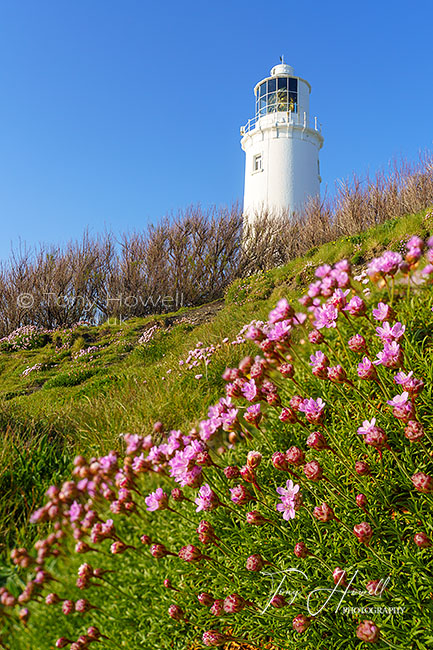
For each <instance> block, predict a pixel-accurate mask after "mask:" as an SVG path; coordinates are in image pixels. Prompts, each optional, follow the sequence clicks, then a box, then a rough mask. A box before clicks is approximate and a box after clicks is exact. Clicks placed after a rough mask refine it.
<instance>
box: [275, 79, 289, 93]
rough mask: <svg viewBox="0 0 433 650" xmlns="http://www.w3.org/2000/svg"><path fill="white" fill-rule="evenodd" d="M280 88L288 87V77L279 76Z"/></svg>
mask: <svg viewBox="0 0 433 650" xmlns="http://www.w3.org/2000/svg"><path fill="white" fill-rule="evenodd" d="M277 81H278V90H283V89H284V90H285V89H287V77H278V79H277Z"/></svg>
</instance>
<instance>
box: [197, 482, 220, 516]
mask: <svg viewBox="0 0 433 650" xmlns="http://www.w3.org/2000/svg"><path fill="white" fill-rule="evenodd" d="M194 503H195V504H196V505H197V508H196V512H200V511H201V510H214V509H215V508H217V507H218V506H219V505H220V500H219V498H218V496H217V495H216V494H215V492H214V491H213V490H212V489H211V487H210V485H209V484H208V483H205V484H204V485H202V487H201V488H200V490H199V492H198V497H197V498H196V499H194Z"/></svg>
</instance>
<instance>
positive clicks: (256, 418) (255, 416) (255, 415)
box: [244, 404, 262, 427]
mask: <svg viewBox="0 0 433 650" xmlns="http://www.w3.org/2000/svg"><path fill="white" fill-rule="evenodd" d="M244 419H245V421H246V422H249V423H250V424H253V425H254V426H255V427H258V425H259V424H260V421H261V419H262V412H261V406H260V404H252V405H251V406H248V408H247V409H246V410H245V413H244Z"/></svg>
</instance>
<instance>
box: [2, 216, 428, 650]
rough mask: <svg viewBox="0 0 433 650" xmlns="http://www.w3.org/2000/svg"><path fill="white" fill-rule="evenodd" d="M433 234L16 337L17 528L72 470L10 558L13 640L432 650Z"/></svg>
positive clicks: (6, 638) (6, 628) (408, 225)
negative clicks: (130, 313)
mask: <svg viewBox="0 0 433 650" xmlns="http://www.w3.org/2000/svg"><path fill="white" fill-rule="evenodd" d="M432 222H433V214H432V213H431V212H428V211H427V212H426V211H423V212H420V213H418V214H416V215H413V216H410V217H401V218H395V219H393V220H388V221H386V222H385V223H383V224H382V225H379V226H377V227H375V228H373V229H371V230H370V231H366V232H363V233H359V234H355V235H348V236H345V237H344V238H343V239H340V240H339V241H338V242H329V243H327V244H325V245H324V246H321V247H320V248H317V249H316V250H314V249H313V250H311V251H310V252H309V254H308V255H307V256H305V257H304V258H300V259H294V260H292V261H290V262H289V263H288V264H285V265H281V266H279V267H277V268H273V269H271V270H268V271H266V270H263V271H258V272H256V273H255V274H254V275H251V276H249V277H247V278H239V279H237V280H235V281H234V282H233V283H232V284H231V285H230V286H229V287H228V289H227V291H226V295H225V302H224V304H219V303H215V304H213V305H208V306H206V307H201V308H200V309H195V310H194V309H192V310H188V309H187V310H185V309H184V310H182V311H181V312H180V313H177V314H167V315H164V316H149V317H147V318H144V319H143V318H142V319H140V318H136V319H132V320H129V321H126V322H116V323H112V324H105V325H100V326H99V327H93V326H88V325H85V324H81V325H77V326H76V327H74V328H72V329H71V330H69V329H68V330H67V331H59V330H56V331H53V330H51V331H48V330H47V331H40V330H37V331H26V332H23V331H20V332H18V333H16V334H15V336H14V335H12V336H10V337H8V338H9V340H7V341H3V345H4V349H3V352H2V355H1V362H2V364H3V365H2V374H1V380H2V383H1V386H0V388H1V390H2V391H3V400H4V401H3V407H2V409H3V414H4V415H3V416H2V417H3V423H4V424H3V426H2V428H3V429H4V431H8V434H7V436H9V437H6V441H7V445H9V446H10V447H11V449H14V450H15V454H16V455H15V456H13V457H12V460H13V462H14V463H15V464H16V463H18V462H19V458H20V457H24V458H25V462H24V464H23V466H24V465H25V463H27V469H23V477H22V479H21V481H22V482H23V495H18V496H17V495H14V496H12V494H13V488H12V487H10V488H9V490H10V494H11V502H12V503H13V504H14V505H13V508H14V512H15V513H16V516H14V517H13V518H14V520H15V523H16V522H19V521H20V520H21V522H22V523H23V521H24V519H25V516H26V513H27V512H28V509H29V508H31V509H34V506H35V503H37V502H38V500H39V498H40V494H41V492H42V490H43V489H46V488H47V487H48V484H49V483H52V484H55V483H56V482H57V480H56V479H57V477H58V478H60V475H63V478H64V479H69V480H66V482H63V484H62V485H60V487H59V488H55V487H50V488H49V490H48V493H47V497H46V501H45V505H43V506H42V507H40V508H38V509H37V510H36V512H35V513H34V515H33V519H32V520H33V522H34V523H35V530H36V531H38V534H39V536H40V537H39V541H37V542H36V544H35V548H34V550H31V549H29V550H26V549H24V548H19V549H18V550H15V551H14V552H13V554H12V558H13V562H14V565H13V566H11V565H10V564H9V563H7V562H6V561H5V562H4V564H3V583H4V586H3V588H2V589H1V602H2V605H3V609H2V612H3V619H2V620H3V636H2V643H3V647H5V648H8V649H11V650H27V649H29V650H30V649H31V650H33V649H34V648H36V647H37V648H38V649H40V650H44V649H45V648H46V649H48V648H52V647H53V645H54V644H56V647H70V648H71V650H78V649H79V648H88V647H96V644H97V643H98V646H97V647H107V648H109V647H117V648H119V647H123V648H128V649H130V648H133V647H140V648H149V649H150V648H161V649H162V648H179V649H180V648H185V647H191V648H192V647H208V646H222V645H227V644H229V643H230V642H231V641H233V643H241V644H246V643H249V644H253V646H255V647H260V648H264V647H269V648H270V647H274V648H288V649H289V648H294V647H298V645H299V644H301V645H302V647H303V648H305V649H306V650H308V649H313V648H318V647H320V648H332V649H334V648H358V647H363V644H364V643H365V644H366V643H368V644H375V645H376V647H378V648H389V647H391V648H403V647H404V648H417V649H419V650H427V649H428V648H429V647H430V646H431V645H432V642H433V636H432V631H431V615H432V609H431V608H432V606H431V602H432V601H431V594H430V591H431V579H432V561H431V544H432V538H433V526H432V521H431V515H430V511H431V499H432V493H433V477H432V473H433V467H432V449H431V444H432V440H431V439H430V438H431V434H430V429H431V426H430V424H431V421H432V412H431V385H432V372H433V371H432V350H433V317H432V305H433V295H432V291H431V278H432V271H433V265H432V263H433V248H432V246H433V241H432V240H431V239H429V236H430V235H431V232H432V231H433V225H432ZM413 235H416V236H413ZM386 249H388V250H389V251H391V252H389V253H385V254H383V253H384V251H385V250H386ZM343 258H344V259H345V260H346V261H342V260H343ZM373 258H374V259H373ZM299 298H300V302H301V305H302V307H301V308H300V307H299V303H298V302H297V301H298V299H299ZM275 305H277V307H275ZM37 337H39V338H37ZM20 341H21V342H22V343H20ZM241 359H243V361H241ZM226 368H228V370H225V369H226ZM17 384H18V385H19V389H18V388H17ZM222 396H224V397H222ZM17 413H20V417H21V421H19V420H13V416H14V414H15V417H16V414H17ZM22 422H27V423H29V424H30V422H32V428H30V427H29V428H28V430H27V431H26V426H25V425H24V428H22ZM11 423H12V424H11ZM20 427H21V428H20ZM38 427H39V429H38ZM33 432H34V435H33ZM26 445H27V447H26ZM24 449H28V454H27V455H25V454H24V453H23V450H24ZM38 454H39V455H40V458H42V459H44V458H46V462H45V463H44V462H40V463H39V466H38V467H39V470H38V472H39V474H38V473H37V472H35V477H34V481H33V483H32V480H31V479H30V478H29V471H30V468H29V467H28V464H29V459H31V458H32V457H34V458H35V459H37V458H38ZM50 454H51V456H50ZM76 454H77V457H76V458H75V460H74V462H73V465H72V457H73V456H75V455H76ZM92 456H93V458H92ZM50 457H51V458H54V459H60V460H61V459H63V460H62V461H61V462H60V463H57V462H56V461H55V462H54V463H53V464H52V465H50V464H49V462H50V461H49V459H50ZM1 462H2V466H1V470H0V471H1V477H0V480H1V481H4V483H3V484H4V485H9V484H10V483H9V484H8V483H7V481H8V480H9V482H10V481H11V480H12V479H11V466H10V465H8V458H7V457H6V455H4V456H3V457H2V458H1ZM62 462H63V465H62ZM54 467H55V469H54ZM68 467H69V470H68ZM68 471H69V472H72V476H70V475H69V476H68ZM56 472H57V476H56V475H55V473H56ZM50 475H51V476H50ZM53 475H54V480H50V479H51V477H52V476H53ZM47 479H48V483H47ZM71 479H72V480H71ZM29 495H33V499H29ZM20 518H21V519H20ZM3 520H4V523H3V526H4V529H5V531H6V532H7V534H8V535H9V539H12V537H15V538H17V539H18V540H21V539H22V538H23V530H22V527H20V526H21V525H16V526H15V527H11V518H9V520H7V519H6V514H4V515H3ZM26 535H27V541H28V533H26ZM20 536H21V537H20ZM319 589H324V590H325V591H317V590H319ZM324 593H326V597H324V596H323V594H324ZM331 593H332V595H330V594H331ZM329 595H330V598H329V601H327V602H326V603H325V601H326V599H327V597H328V596H329ZM340 601H342V602H341V603H340ZM339 603H340V604H339ZM194 644H196V645H195V646H194ZM227 647H228V645H227ZM233 647H235V646H233Z"/></svg>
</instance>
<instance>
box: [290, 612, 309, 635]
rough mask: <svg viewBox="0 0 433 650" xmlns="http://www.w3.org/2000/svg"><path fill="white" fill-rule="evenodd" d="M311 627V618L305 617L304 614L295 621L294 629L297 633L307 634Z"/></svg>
mask: <svg viewBox="0 0 433 650" xmlns="http://www.w3.org/2000/svg"><path fill="white" fill-rule="evenodd" d="M310 625H311V618H310V617H308V616H304V614H299V615H298V616H296V617H295V618H294V619H293V629H294V630H295V632H299V633H300V634H301V633H302V632H305V630H307V629H308V628H309V627H310Z"/></svg>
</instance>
